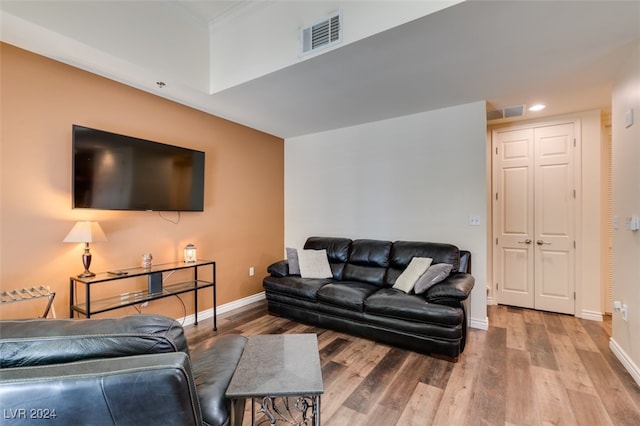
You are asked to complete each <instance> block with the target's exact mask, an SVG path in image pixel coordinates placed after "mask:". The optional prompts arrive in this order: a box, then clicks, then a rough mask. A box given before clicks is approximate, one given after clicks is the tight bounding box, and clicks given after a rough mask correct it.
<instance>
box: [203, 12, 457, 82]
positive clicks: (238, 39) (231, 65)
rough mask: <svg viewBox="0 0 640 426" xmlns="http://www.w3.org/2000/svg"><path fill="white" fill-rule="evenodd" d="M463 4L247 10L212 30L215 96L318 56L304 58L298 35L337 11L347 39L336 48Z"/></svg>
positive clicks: (218, 22) (223, 19)
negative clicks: (302, 29) (340, 16)
mask: <svg viewBox="0 0 640 426" xmlns="http://www.w3.org/2000/svg"><path fill="white" fill-rule="evenodd" d="M460 2H461V0H441V1H433V0H430V1H399V0H394V1H389V0H387V1H380V0H377V1H344V0H343V1H280V2H269V3H266V2H265V3H252V4H247V6H246V7H239V8H237V9H236V11H235V12H234V13H232V14H231V15H229V16H223V17H221V18H219V19H217V20H216V21H213V22H212V23H211V24H210V26H209V32H210V46H211V92H212V93H216V92H219V91H221V90H224V89H227V88H229V87H233V86H235V85H237V84H240V83H244V82H246V81H249V80H253V79H255V78H257V77H261V76H263V75H266V74H269V73H271V72H274V71H277V70H279V69H282V68H285V67H288V66H290V65H294V64H296V63H298V62H300V61H301V60H306V59H309V58H311V57H313V56H317V54H313V55H305V56H303V57H302V56H301V55H300V53H301V48H300V37H299V35H300V29H301V28H303V27H307V26H309V25H314V24H316V23H317V22H318V21H319V20H322V19H324V18H326V17H327V16H328V15H329V14H331V13H333V12H335V11H337V10H340V11H341V12H342V23H343V37H342V42H341V43H340V44H339V45H337V46H335V47H333V48H339V47H340V46H344V45H347V44H349V43H352V42H355V41H358V40H361V39H363V38H365V37H369V36H371V35H374V34H377V33H379V32H382V31H385V30H388V29H390V28H393V27H396V26H398V25H401V24H404V23H407V22H409V21H412V20H414V19H418V18H420V17H422V16H425V15H428V14H430V13H434V12H436V11H438V10H441V9H444V8H446V7H449V6H452V5H454V4H456V3H460ZM326 51H327V49H325V50H320V51H318V53H321V52H326Z"/></svg>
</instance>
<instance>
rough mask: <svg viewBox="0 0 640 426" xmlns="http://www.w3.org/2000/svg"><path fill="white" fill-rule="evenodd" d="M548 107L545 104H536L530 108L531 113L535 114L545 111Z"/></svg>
mask: <svg viewBox="0 0 640 426" xmlns="http://www.w3.org/2000/svg"><path fill="white" fill-rule="evenodd" d="M546 107H547V106H546V105H545V104H534V105H531V106H530V107H529V111H533V112H535V111H542V110H543V109H545V108H546Z"/></svg>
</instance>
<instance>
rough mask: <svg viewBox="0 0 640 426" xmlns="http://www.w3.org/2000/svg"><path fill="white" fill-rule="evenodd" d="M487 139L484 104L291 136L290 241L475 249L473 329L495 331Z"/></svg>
mask: <svg viewBox="0 0 640 426" xmlns="http://www.w3.org/2000/svg"><path fill="white" fill-rule="evenodd" d="M485 135H486V119H485V103H484V102H475V103H471V104H466V105H460V106H455V107H450V108H445V109H441V110H436V111H430V112H425V113H420V114H415V115H410V116H405V117H400V118H394V119H389V120H384V121H378V122H374V123H368V124H363V125H359V126H354V127H348V128H344V129H337V130H332V131H328V132H322V133H316V134H312V135H306V136H300V137H295V138H290V139H287V140H285V245H286V246H288V247H302V245H303V244H304V241H305V240H306V238H307V237H309V236H311V235H325V236H340V237H348V238H374V239H387V240H414V241H433V242H447V243H452V244H455V245H457V246H458V247H460V248H461V249H466V250H470V251H471V253H472V266H473V271H472V273H473V275H474V277H475V279H476V285H475V287H474V289H473V293H472V297H471V313H470V317H471V325H472V326H475V327H479V328H486V326H487V309H486V293H485V287H486V282H487V281H486V275H487V267H486V264H487V256H486V251H487V247H486V246H487V239H486V238H487V237H486V235H487V217H486V211H487V202H486V197H487V195H486V194H487V193H486V188H487V185H488V184H489V183H488V182H487V179H486V151H485V150H486V139H485ZM469 215H479V216H480V217H481V222H480V223H481V224H480V226H469V225H468V217H469Z"/></svg>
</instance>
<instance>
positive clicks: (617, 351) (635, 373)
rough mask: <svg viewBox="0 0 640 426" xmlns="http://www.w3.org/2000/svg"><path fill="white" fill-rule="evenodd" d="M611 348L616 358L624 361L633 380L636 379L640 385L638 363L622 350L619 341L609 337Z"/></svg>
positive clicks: (623, 363)
mask: <svg viewBox="0 0 640 426" xmlns="http://www.w3.org/2000/svg"><path fill="white" fill-rule="evenodd" d="M609 349H611V352H613V354H614V355H615V356H616V358H618V361H620V362H621V363H622V365H623V366H624V368H625V370H627V371H628V372H629V374H631V377H633V380H635V381H636V383H637V384H638V386H640V369H639V368H638V366H637V365H635V364H634V362H633V361H632V360H631V358H629V356H628V355H627V354H626V352H625V351H624V350H622V348H621V347H620V345H618V343H617V342H616V341H615V340H613V338H611V339H609Z"/></svg>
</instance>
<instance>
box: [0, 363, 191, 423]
mask: <svg viewBox="0 0 640 426" xmlns="http://www.w3.org/2000/svg"><path fill="white" fill-rule="evenodd" d="M0 409H2V412H3V413H4V418H3V422H2V424H6V425H12V424H16V425H17V424H20V425H23V424H43V421H44V422H45V423H46V424H47V425H73V424H77V425H79V424H89V423H101V424H102V423H108V424H117V425H143V424H162V425H174V424H175V425H184V424H202V416H201V413H200V406H199V403H198V398H197V396H196V389H195V385H194V382H193V378H192V375H191V366H190V363H189V358H188V356H187V354H185V353H183V352H177V353H168V354H152V355H138V356H131V357H124V358H109V359H100V360H90V361H79V362H72V363H66V364H54V365H45V366H37V367H21V368H5V369H0Z"/></svg>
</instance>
